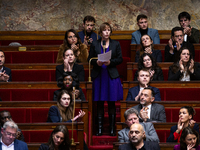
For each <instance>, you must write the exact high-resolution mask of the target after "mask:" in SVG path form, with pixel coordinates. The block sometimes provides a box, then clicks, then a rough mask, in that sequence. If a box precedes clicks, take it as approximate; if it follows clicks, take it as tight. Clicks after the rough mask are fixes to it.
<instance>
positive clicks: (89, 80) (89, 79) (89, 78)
mask: <svg viewBox="0 0 200 150" xmlns="http://www.w3.org/2000/svg"><path fill="white" fill-rule="evenodd" d="M93 59H98V57H92V58H90V60H89V77H88V82H92V80H91V61H92V60H93Z"/></svg>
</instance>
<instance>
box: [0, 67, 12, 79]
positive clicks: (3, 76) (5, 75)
mask: <svg viewBox="0 0 200 150" xmlns="http://www.w3.org/2000/svg"><path fill="white" fill-rule="evenodd" d="M9 77H10V76H9V75H7V74H6V71H5V70H4V72H1V73H0V81H5V82H7V81H8V80H9Z"/></svg>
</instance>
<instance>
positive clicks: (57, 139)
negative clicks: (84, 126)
mask: <svg viewBox="0 0 200 150" xmlns="http://www.w3.org/2000/svg"><path fill="white" fill-rule="evenodd" d="M70 146H71V140H70V139H69V132H68V129H67V127H66V126H64V125H59V126H57V127H56V128H55V129H54V130H53V131H52V132H51V135H50V137H49V141H48V143H46V144H41V145H40V147H39V150H50V149H52V150H57V149H59V150H62V149H63V150H70Z"/></svg>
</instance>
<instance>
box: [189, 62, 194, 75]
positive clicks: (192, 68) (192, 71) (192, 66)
mask: <svg viewBox="0 0 200 150" xmlns="http://www.w3.org/2000/svg"><path fill="white" fill-rule="evenodd" d="M189 71H190V72H191V73H194V60H193V59H191V61H190V66H189Z"/></svg>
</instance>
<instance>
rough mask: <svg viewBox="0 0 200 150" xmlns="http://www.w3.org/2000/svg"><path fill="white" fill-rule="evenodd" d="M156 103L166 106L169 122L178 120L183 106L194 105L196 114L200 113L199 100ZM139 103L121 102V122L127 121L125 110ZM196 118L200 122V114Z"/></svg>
mask: <svg viewBox="0 0 200 150" xmlns="http://www.w3.org/2000/svg"><path fill="white" fill-rule="evenodd" d="M155 103H158V104H161V105H163V106H164V107H165V113H166V119H167V122H177V121H178V115H179V110H180V108H181V107H183V106H192V107H194V109H195V111H196V114H199V113H200V103H199V102H198V101H160V102H155ZM138 104H139V102H135V101H121V102H120V105H121V122H125V119H124V112H125V111H126V110H127V109H129V108H131V107H133V106H135V105H138ZM194 120H196V121H197V122H200V118H199V117H198V115H195V116H194Z"/></svg>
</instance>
